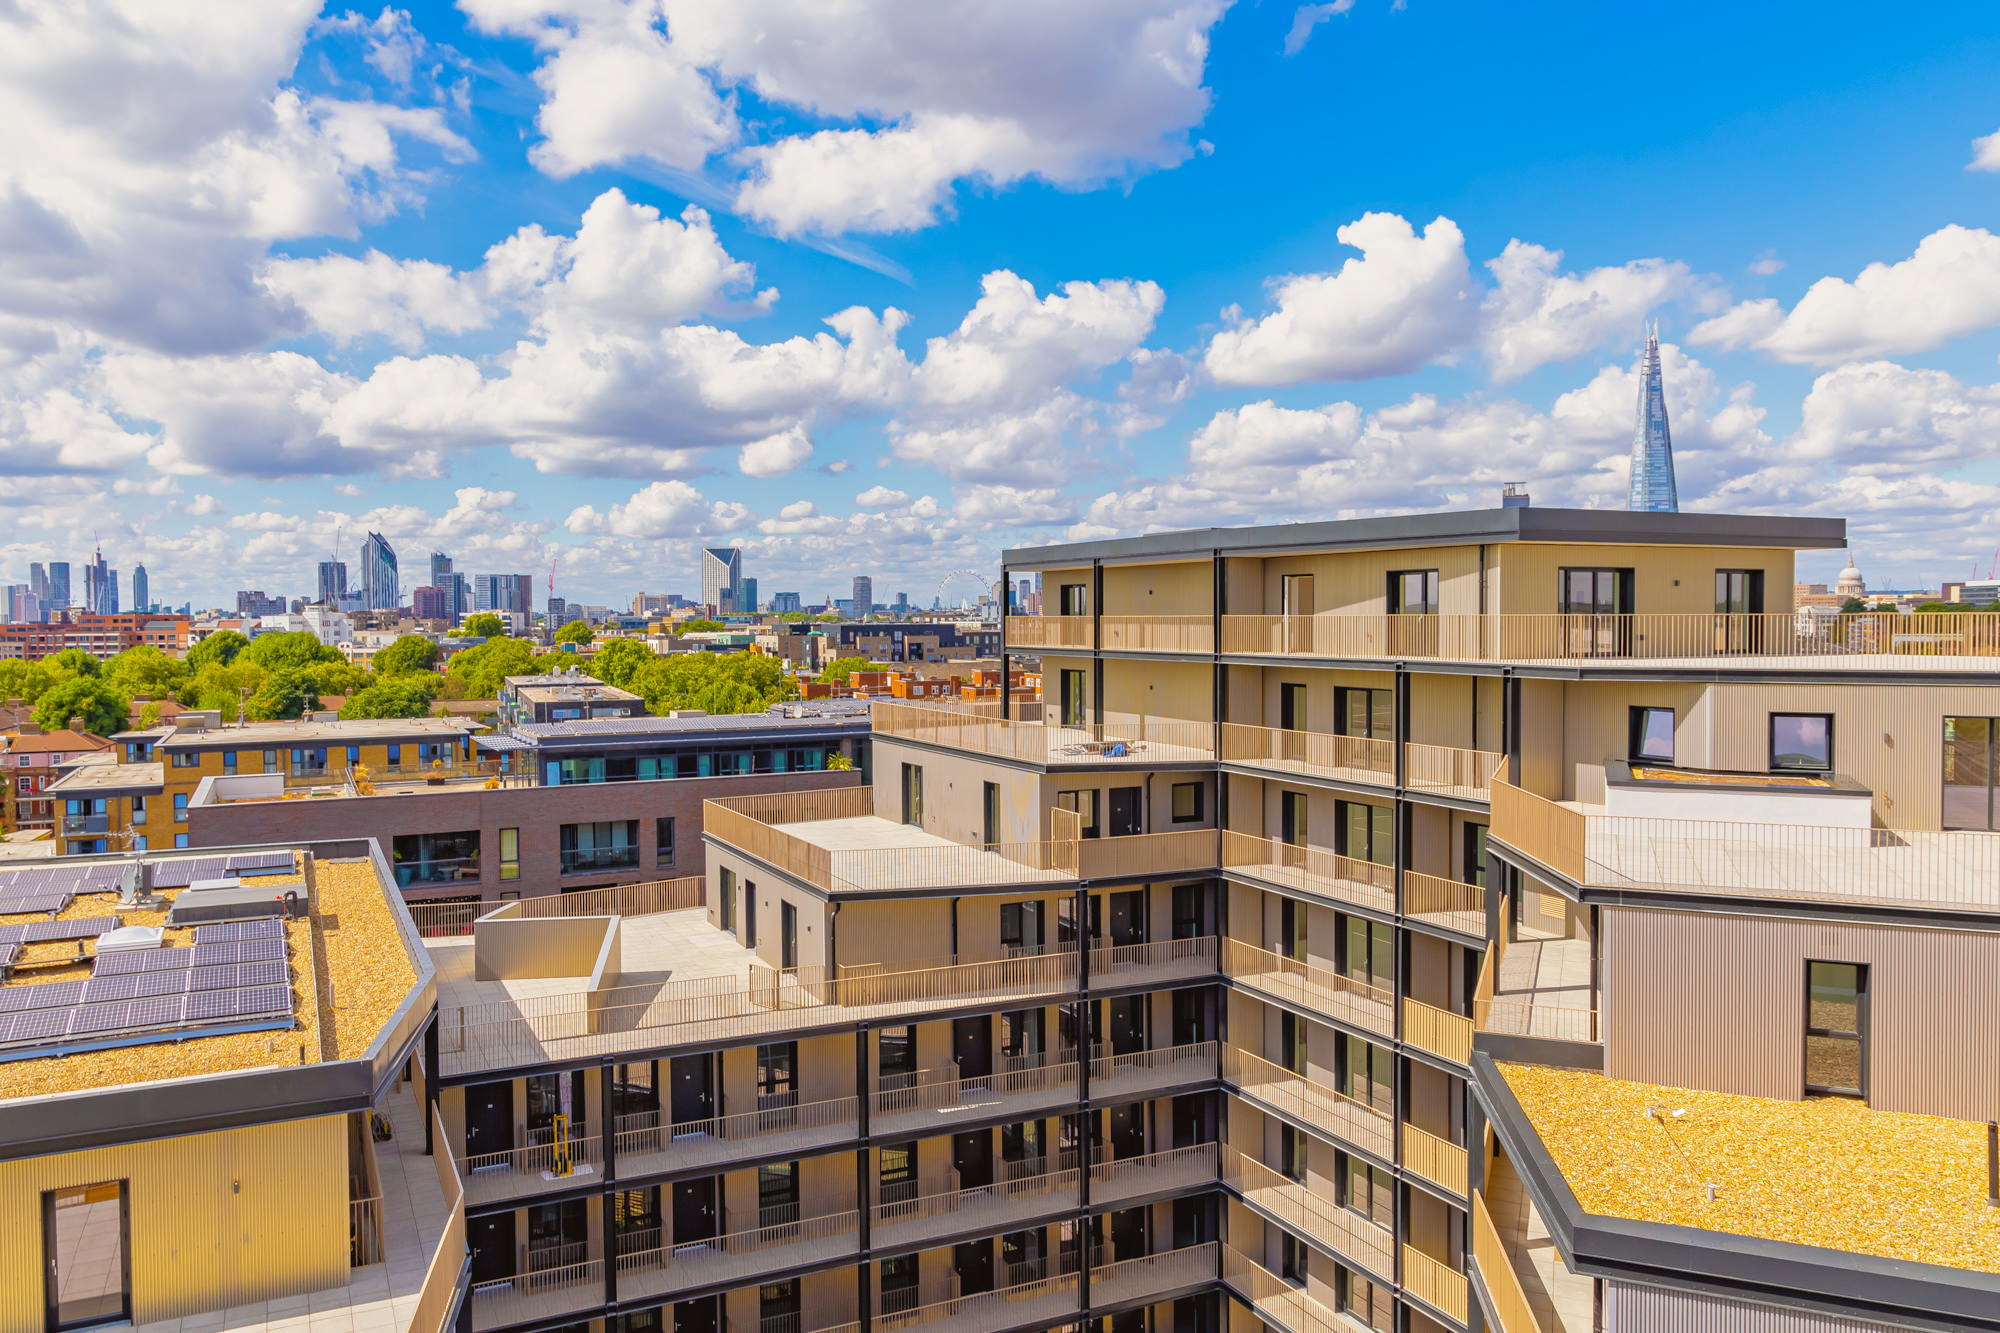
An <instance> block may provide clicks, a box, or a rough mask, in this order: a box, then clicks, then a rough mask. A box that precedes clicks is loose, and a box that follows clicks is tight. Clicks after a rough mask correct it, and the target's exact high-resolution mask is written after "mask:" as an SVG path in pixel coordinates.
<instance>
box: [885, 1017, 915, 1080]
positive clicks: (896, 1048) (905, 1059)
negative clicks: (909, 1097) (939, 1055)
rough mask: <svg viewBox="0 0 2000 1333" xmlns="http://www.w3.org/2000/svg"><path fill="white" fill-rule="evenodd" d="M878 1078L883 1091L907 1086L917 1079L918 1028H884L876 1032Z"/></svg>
mask: <svg viewBox="0 0 2000 1333" xmlns="http://www.w3.org/2000/svg"><path fill="white" fill-rule="evenodd" d="M875 1042H876V1045H875V1052H876V1055H875V1059H876V1080H877V1083H878V1085H879V1086H880V1087H881V1088H882V1090H883V1091H885V1092H886V1091H893V1090H895V1089H897V1088H907V1087H909V1086H911V1085H912V1084H914V1083H915V1082H916V1080H917V1030H916V1028H915V1027H913V1026H904V1027H899V1028H883V1029H881V1030H880V1031H879V1032H877V1033H876V1034H875Z"/></svg>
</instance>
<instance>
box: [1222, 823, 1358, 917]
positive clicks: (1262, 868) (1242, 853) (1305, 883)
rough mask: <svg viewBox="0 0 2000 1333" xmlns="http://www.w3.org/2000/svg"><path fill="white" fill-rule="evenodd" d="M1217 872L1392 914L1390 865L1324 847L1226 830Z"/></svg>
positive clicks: (1223, 835)
mask: <svg viewBox="0 0 2000 1333" xmlns="http://www.w3.org/2000/svg"><path fill="white" fill-rule="evenodd" d="M1222 868H1223V869H1225V870H1228V871H1231V872H1233V873H1235V874H1238V875H1242V876H1244V877H1245V878H1248V879H1254V880H1258V881H1260V882H1261V883H1264V884H1268V885H1271V886H1272V887H1274V888H1281V889H1293V890H1296V891H1298V892H1300V893H1311V894H1316V895H1318V896H1319V897H1322V898H1333V899H1338V900H1339V901H1342V902H1350V903H1356V904H1359V905H1360V906H1363V907H1372V908H1375V909H1376V910H1378V911H1382V912H1394V911H1395V910H1396V872H1395V871H1394V870H1393V869H1392V868H1391V867H1389V866H1385V865H1381V864H1378V863H1377V862H1374V861H1361V860H1357V859H1356V858H1354V857H1351V856H1341V855H1340V854H1338V853H1337V852H1331V851H1328V850H1327V849H1325V848H1323V847H1302V846H1298V845H1296V844H1293V843H1289V842H1279V841H1278V840H1276V839H1274V838H1259V837H1254V836H1252V835H1251V834H1248V833H1237V832H1235V831H1234V830H1227V829H1226V830H1224V831H1223V834H1222Z"/></svg>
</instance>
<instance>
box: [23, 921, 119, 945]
mask: <svg viewBox="0 0 2000 1333" xmlns="http://www.w3.org/2000/svg"><path fill="white" fill-rule="evenodd" d="M116 929H118V918H117V917H115V916H88V917H81V918H79V919H77V920H75V921H31V922H29V923H28V924H27V925H23V926H0V944H49V943H52V942H54V941H57V940H88V939H95V938H96V937H97V936H99V935H104V934H108V933H110V932H111V931H114V930H116Z"/></svg>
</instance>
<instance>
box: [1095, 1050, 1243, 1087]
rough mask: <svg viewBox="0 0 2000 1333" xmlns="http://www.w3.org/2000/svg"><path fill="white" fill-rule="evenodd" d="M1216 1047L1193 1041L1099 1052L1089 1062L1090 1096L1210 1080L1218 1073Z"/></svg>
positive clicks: (1181, 1085)
mask: <svg viewBox="0 0 2000 1333" xmlns="http://www.w3.org/2000/svg"><path fill="white" fill-rule="evenodd" d="M1097 1050H1098V1051H1099V1052H1103V1051H1104V1050H1105V1048H1104V1047H1102V1046H1099V1047H1098V1048H1097ZM1219 1050H1220V1048H1219V1047H1218V1046H1217V1044H1216V1043H1215V1042H1212V1041H1197V1042H1190V1043H1189V1044H1187V1045H1185V1046H1162V1047H1159V1048H1158V1049H1156V1050H1150V1051H1130V1052H1127V1053H1126V1054H1124V1055H1112V1054H1099V1055H1097V1057H1096V1058H1095V1059H1093V1060H1092V1061H1091V1062H1090V1095H1091V1097H1092V1098H1105V1097H1131V1096H1135V1095H1160V1094H1164V1093H1167V1092H1170V1091H1173V1090H1175V1089H1178V1088H1184V1087H1187V1086H1189V1085H1192V1084H1197V1083H1208V1082H1212V1081H1214V1080H1215V1079H1216V1078H1218V1077H1220V1076H1221V1070H1220V1067H1219V1066H1218V1065H1217V1063H1216V1061H1217V1057H1218V1054H1219Z"/></svg>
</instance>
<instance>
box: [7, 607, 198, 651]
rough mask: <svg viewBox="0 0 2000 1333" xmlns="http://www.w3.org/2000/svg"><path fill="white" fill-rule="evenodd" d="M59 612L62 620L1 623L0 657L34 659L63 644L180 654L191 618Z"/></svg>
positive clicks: (60, 648) (189, 634) (185, 646)
mask: <svg viewBox="0 0 2000 1333" xmlns="http://www.w3.org/2000/svg"><path fill="white" fill-rule="evenodd" d="M64 615H65V617H66V618H65V619H61V620H51V621H49V622H47V623H32V624H10V625H0V657H17V658H20V659H22V660H23V661H28V662H39V661H41V660H42V659H43V658H44V657H53V656H55V655H56V654H57V653H59V652H62V651H63V650H64V649H66V648H80V649H82V650H83V651H84V652H87V653H89V654H91V655H92V656H93V657H101V658H107V659H108V658H112V657H116V656H117V655H118V654H119V653H122V652H124V651H125V650H126V649H127V648H137V647H140V646H142V645H144V646H148V647H153V648H158V649H159V650H160V651H161V652H163V653H167V654H169V655H170V656H174V657H179V656H181V655H182V654H184V653H186V652H187V649H188V644H189V643H190V641H191V640H192V630H191V626H192V624H193V622H192V621H191V620H189V619H188V617H186V616H178V615H163V614H159V613H147V614H134V613H127V614H124V615H97V614H92V613H89V612H83V611H68V612H65V613H64Z"/></svg>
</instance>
